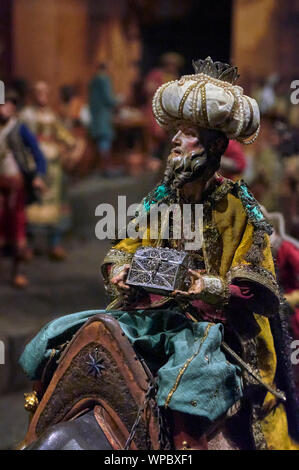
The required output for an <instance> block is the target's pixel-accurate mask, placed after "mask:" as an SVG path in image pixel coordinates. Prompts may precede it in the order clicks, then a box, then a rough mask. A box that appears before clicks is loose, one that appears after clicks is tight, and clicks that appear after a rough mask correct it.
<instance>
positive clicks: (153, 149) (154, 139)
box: [144, 52, 184, 159]
mask: <svg viewBox="0 0 299 470" xmlns="http://www.w3.org/2000/svg"><path fill="white" fill-rule="evenodd" d="M183 65H184V59H183V57H182V56H181V55H180V54H177V53H176V52H168V53H166V54H163V55H162V56H161V58H160V66H159V67H155V68H153V69H152V70H151V71H150V72H149V73H148V74H147V76H146V77H145V79H144V91H145V97H146V104H145V115H146V120H147V135H148V151H149V153H150V155H151V156H153V157H156V158H159V159H162V158H164V157H165V155H166V154H167V134H166V132H165V131H164V130H163V129H162V128H161V127H160V126H159V125H158V124H157V122H156V120H155V118H154V115H153V111H152V100H153V96H154V93H155V91H156V90H157V88H159V87H160V86H161V85H163V83H166V82H169V81H171V80H176V79H177V78H178V77H179V74H180V70H181V68H182V67H183Z"/></svg>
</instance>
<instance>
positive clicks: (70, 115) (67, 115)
mask: <svg viewBox="0 0 299 470" xmlns="http://www.w3.org/2000/svg"><path fill="white" fill-rule="evenodd" d="M59 97H60V103H59V109H58V114H59V117H60V119H61V121H62V123H63V124H64V126H65V127H67V128H68V129H72V128H73V127H74V126H76V125H78V123H80V120H81V113H82V109H83V106H84V100H83V97H82V95H81V93H80V91H79V86H75V85H63V86H62V87H60V89H59Z"/></svg>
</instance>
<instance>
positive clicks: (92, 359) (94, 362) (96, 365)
mask: <svg viewBox="0 0 299 470" xmlns="http://www.w3.org/2000/svg"><path fill="white" fill-rule="evenodd" d="M88 357H89V361H88V362H86V364H87V365H88V366H89V368H88V371H87V374H88V375H92V376H93V377H100V376H101V375H102V371H103V370H105V369H106V368H105V366H104V365H103V359H101V358H99V357H98V356H97V354H96V355H95V356H92V355H91V354H88Z"/></svg>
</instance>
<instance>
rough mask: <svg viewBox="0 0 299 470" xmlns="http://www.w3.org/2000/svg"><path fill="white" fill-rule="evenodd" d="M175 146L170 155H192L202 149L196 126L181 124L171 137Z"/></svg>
mask: <svg viewBox="0 0 299 470" xmlns="http://www.w3.org/2000/svg"><path fill="white" fill-rule="evenodd" d="M172 143H173V144H174V145H175V147H174V148H173V149H172V151H171V156H172V157H174V158H175V157H177V156H185V155H188V156H189V155H190V156H191V155H194V154H195V153H197V154H198V153H201V152H202V151H203V150H204V147H203V145H202V144H201V142H200V138H199V132H198V128H197V127H196V126H192V125H190V126H186V125H181V126H179V127H178V128H177V132H176V134H175V136H174V137H173V139H172Z"/></svg>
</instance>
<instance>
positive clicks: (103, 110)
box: [88, 62, 118, 176]
mask: <svg viewBox="0 0 299 470" xmlns="http://www.w3.org/2000/svg"><path fill="white" fill-rule="evenodd" d="M88 102H89V110H90V132H91V136H92V138H93V139H94V140H95V141H96V145H97V151H98V154H99V157H100V165H101V168H102V170H104V171H103V172H102V174H104V175H107V176H109V175H110V174H112V173H113V169H112V166H111V150H112V143H113V139H114V126H113V112H114V110H115V108H116V106H117V103H118V100H117V98H116V97H115V96H114V94H113V91H112V84H111V79H110V75H109V65H108V63H107V62H101V63H100V64H99V66H98V69H97V73H96V75H95V76H94V77H93V78H92V80H91V81H90V83H89V86H88Z"/></svg>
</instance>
